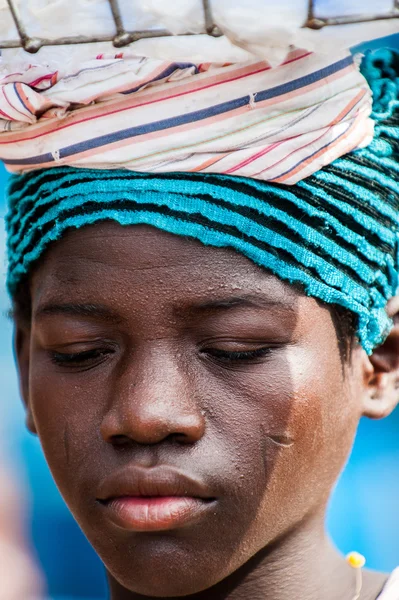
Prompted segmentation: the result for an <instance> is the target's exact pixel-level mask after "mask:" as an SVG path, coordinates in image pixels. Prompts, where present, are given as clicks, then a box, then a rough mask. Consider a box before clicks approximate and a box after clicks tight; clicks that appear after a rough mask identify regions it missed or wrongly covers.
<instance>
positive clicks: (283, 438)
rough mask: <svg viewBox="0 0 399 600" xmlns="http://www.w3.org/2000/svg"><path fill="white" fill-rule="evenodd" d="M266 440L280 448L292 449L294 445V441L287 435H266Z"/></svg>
mask: <svg viewBox="0 0 399 600" xmlns="http://www.w3.org/2000/svg"><path fill="white" fill-rule="evenodd" d="M265 435H266V438H267V439H268V440H270V441H271V442H273V444H276V446H280V447H281V448H291V446H293V445H294V440H293V439H292V438H290V437H289V436H287V435H268V434H265Z"/></svg>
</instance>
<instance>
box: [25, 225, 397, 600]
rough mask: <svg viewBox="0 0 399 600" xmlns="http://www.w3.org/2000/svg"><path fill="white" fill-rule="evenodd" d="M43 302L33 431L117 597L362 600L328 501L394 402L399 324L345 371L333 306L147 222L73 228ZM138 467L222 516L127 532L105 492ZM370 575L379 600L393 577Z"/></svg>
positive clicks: (369, 592) (38, 314) (59, 249)
mask: <svg viewBox="0 0 399 600" xmlns="http://www.w3.org/2000/svg"><path fill="white" fill-rule="evenodd" d="M30 289H31V297H32V317H31V321H30V322H26V321H25V320H24V319H23V318H22V317H18V318H17V322H16V331H17V335H16V344H17V357H18V364H19V372H20V381H21V390H22V395H23V398H24V401H25V404H26V407H27V420H28V426H29V428H30V430H31V431H33V432H35V433H37V434H38V436H39V438H40V440H41V443H42V445H43V449H44V452H45V455H46V458H47V460H48V463H49V466H50V469H51V471H52V473H53V476H54V478H55V481H56V483H57V485H58V487H59V489H60V491H61V493H62V495H63V497H64V499H65V501H66V503H67V505H68V506H69V508H70V510H71V511H72V513H73V515H74V516H75V518H76V520H77V521H78V523H79V524H80V526H81V527H82V529H83V531H84V533H85V534H86V535H87V537H88V539H89V541H90V542H91V543H92V545H93V546H94V548H95V550H96V551H97V553H98V554H99V555H100V557H101V559H102V560H103V561H104V563H105V565H106V568H107V570H108V574H109V582H110V589H111V597H112V600H139V599H141V598H159V597H168V598H178V597H184V596H188V595H192V598H193V600H203V599H206V600H213V599H215V600H216V599H229V600H247V599H248V598H251V600H258V599H259V600H260V599H262V600H292V599H293V598H300V599H301V600H320V598H321V597H322V598H323V599H324V600H338V599H339V600H352V598H353V596H354V590H355V583H354V571H353V570H352V569H351V568H350V567H349V566H348V565H347V564H346V563H345V560H344V558H342V557H341V556H340V554H339V553H338V552H337V551H336V550H335V548H334V547H333V546H332V544H331V542H330V541H329V539H328V537H327V535H326V533H325V530H324V517H325V511H326V504H327V502H328V499H329V496H330V493H331V489H332V487H333V486H334V483H335V481H336V479H337V477H338V475H339V473H340V471H341V469H342V468H343V465H344V464H345V461H346V459H347V457H348V455H349V453H350V449H351V446H352V443H353V439H354V436H355V433H356V428H357V425H358V422H359V419H360V417H361V416H362V415H367V416H369V417H371V418H381V417H383V416H385V415H388V414H389V413H390V412H391V411H392V410H393V408H394V407H395V405H396V403H397V396H398V393H397V385H398V377H399V365H398V354H399V348H398V332H397V329H396V328H394V330H393V332H392V334H391V335H390V337H389V339H388V340H387V342H386V343H385V344H384V345H383V346H381V347H380V348H379V349H377V350H376V352H375V353H374V355H373V356H372V357H367V355H366V353H365V352H364V351H363V350H362V349H361V348H360V346H358V345H356V344H355V347H354V348H353V350H352V351H351V353H350V357H349V358H348V359H346V360H345V361H343V359H342V356H341V354H340V351H339V345H338V342H337V332H336V328H335V326H334V323H333V320H332V316H331V312H330V310H329V308H328V307H327V306H325V305H321V304H319V303H318V302H316V300H314V299H312V298H309V297H307V296H305V295H304V294H302V293H300V292H299V291H297V290H296V289H295V288H293V287H291V286H289V285H287V284H284V283H282V282H281V281H280V280H278V279H277V278H276V277H274V276H272V275H270V274H268V273H267V272H266V271H265V270H263V269H261V268H259V267H257V266H256V265H254V264H253V263H252V262H250V261H249V260H247V259H246V258H245V257H243V256H240V255H239V254H237V253H235V252H234V251H232V250H230V249H215V248H209V247H204V246H202V245H201V244H200V243H198V242H196V241H194V240H187V239H182V238H179V237H176V236H172V235H170V234H167V233H164V232H161V231H157V230H155V229H152V228H150V227H147V226H137V227H127V228H122V227H121V226H119V225H117V224H114V223H102V224H96V225H94V226H91V227H87V228H84V229H82V230H79V231H71V232H69V233H68V234H67V235H66V236H65V237H64V238H63V239H62V240H61V241H59V242H57V243H56V244H54V245H53V246H52V247H51V249H50V250H49V251H48V252H47V254H46V255H45V258H44V259H43V260H42V262H41V264H40V266H39V268H37V270H36V271H35V273H34V274H33V276H32V278H31V285H30ZM390 310H391V312H395V310H396V307H395V306H394V305H392V306H391V308H390ZM129 465H130V466H131V465H133V466H135V467H137V466H139V467H140V468H141V469H143V470H147V471H148V470H151V469H153V468H157V467H158V466H159V465H162V466H167V467H171V468H173V469H178V470H179V472H183V473H185V474H186V475H188V476H190V477H192V478H195V479H196V481H200V482H201V484H202V485H204V486H205V487H206V490H207V491H208V495H209V496H211V497H212V500H211V501H210V502H211V509H207V510H206V511H205V512H204V513H203V514H201V515H200V516H199V518H198V519H197V520H194V522H192V523H189V524H187V525H186V526H184V527H181V528H176V529H174V528H171V529H169V530H166V531H162V532H155V533H154V532H151V533H146V532H136V531H135V532H132V531H126V530H124V529H122V528H120V527H117V526H115V525H114V524H113V523H111V522H110V521H109V519H108V518H107V517H106V514H105V512H104V506H103V505H102V504H101V502H100V501H99V491H98V490H99V488H101V482H102V481H103V480H104V478H106V477H107V476H108V475H109V474H110V473H113V472H116V471H117V470H120V469H123V468H126V467H127V466H129ZM364 579H365V581H364V588H363V593H362V596H361V598H362V600H375V599H376V598H377V597H378V595H379V593H380V591H381V589H382V587H383V585H384V583H385V581H386V576H385V575H381V574H375V573H371V572H367V571H366V572H365V578H364Z"/></svg>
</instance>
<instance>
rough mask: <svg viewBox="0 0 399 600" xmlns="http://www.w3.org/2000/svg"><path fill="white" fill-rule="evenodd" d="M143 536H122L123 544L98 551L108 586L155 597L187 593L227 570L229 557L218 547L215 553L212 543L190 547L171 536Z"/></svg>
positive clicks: (221, 576) (207, 584)
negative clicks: (124, 539)
mask: <svg viewBox="0 0 399 600" xmlns="http://www.w3.org/2000/svg"><path fill="white" fill-rule="evenodd" d="M140 537H141V536H140ZM143 538H144V536H142V539H140V540H135V541H136V542H137V543H134V542H132V541H131V542H130V543H129V542H128V541H127V540H126V544H125V545H123V547H121V546H120V547H119V548H114V549H113V550H112V551H111V550H109V552H103V553H100V558H102V560H103V562H104V563H105V566H106V568H107V571H108V575H109V578H110V584H111V589H114V588H116V589H117V588H118V587H120V588H122V589H125V590H128V591H130V592H132V593H135V594H141V595H143V596H153V597H155V598H170V597H181V596H190V595H192V594H196V593H199V592H202V591H204V590H206V589H209V588H211V587H213V586H215V585H216V584H217V583H219V582H220V581H221V580H223V579H225V578H226V577H227V576H228V575H229V574H230V573H229V572H227V571H226V567H227V565H228V564H229V563H230V560H229V557H228V556H227V555H226V553H225V552H223V550H221V549H220V553H218V551H217V549H216V548H215V547H212V546H213V544H212V543H210V544H209V545H208V548H202V549H201V548H198V547H197V548H195V549H193V548H192V547H191V548H188V545H189V544H187V543H184V541H183V540H181V539H178V540H176V539H173V537H172V536H160V535H151V536H148V535H147V537H146V539H143ZM111 552H112V556H111ZM107 555H108V556H107Z"/></svg>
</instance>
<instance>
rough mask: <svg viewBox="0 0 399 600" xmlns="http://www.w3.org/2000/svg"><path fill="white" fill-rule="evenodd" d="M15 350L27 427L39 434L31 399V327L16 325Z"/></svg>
mask: <svg viewBox="0 0 399 600" xmlns="http://www.w3.org/2000/svg"><path fill="white" fill-rule="evenodd" d="M14 349H15V357H16V361H17V370H18V379H19V390H20V393H21V397H22V401H23V403H24V405H25V409H26V426H27V428H28V429H29V431H30V432H32V433H37V432H36V426H35V422H34V419H33V415H32V411H31V406H30V398H29V369H30V326H28V325H27V324H25V323H21V322H18V321H16V323H15V330H14Z"/></svg>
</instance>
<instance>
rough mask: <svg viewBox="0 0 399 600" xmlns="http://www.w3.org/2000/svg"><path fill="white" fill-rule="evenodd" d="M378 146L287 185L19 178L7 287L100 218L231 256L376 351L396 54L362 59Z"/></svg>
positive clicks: (393, 215)
mask: <svg viewBox="0 0 399 600" xmlns="http://www.w3.org/2000/svg"><path fill="white" fill-rule="evenodd" d="M362 68H363V73H364V74H365V76H366V77H367V78H368V80H369V81H370V85H371V87H372V90H373V93H374V99H375V102H374V113H373V117H374V119H375V120H376V123H377V124H376V135H375V139H374V141H373V143H372V144H371V146H369V147H368V148H367V149H365V150H361V151H358V152H355V153H352V154H350V155H347V156H346V157H344V158H342V159H339V160H337V161H335V162H334V163H333V164H332V165H330V166H329V167H326V168H324V169H323V170H321V171H319V172H318V173H316V174H315V175H313V176H311V177H309V178H308V179H306V180H305V181H302V182H300V183H299V184H297V185H295V186H291V187H283V186H278V185H273V184H269V183H265V182H260V181H255V180H251V179H246V178H238V177H232V176H227V175H226V176H223V175H212V174H205V175H204V174H199V173H198V174H193V173H191V174H190V173H168V174H142V173H141V174H140V173H133V172H129V171H126V170H93V169H74V168H70V167H59V168H53V169H49V170H43V171H36V172H33V173H28V174H25V175H22V176H21V175H18V176H13V177H12V178H11V183H10V186H9V213H8V217H7V231H8V255H9V271H8V288H9V291H10V293H11V295H15V294H16V293H17V290H18V286H19V284H20V282H21V281H23V280H24V278H25V277H26V276H27V275H28V274H29V272H30V270H31V268H32V267H33V265H34V264H35V263H36V262H37V261H38V259H39V258H40V257H41V256H42V254H43V253H44V252H45V251H46V249H47V248H48V247H49V245H50V244H51V243H53V242H55V241H56V240H58V239H59V238H60V237H61V236H62V235H63V234H64V232H65V231H67V230H68V229H71V228H75V229H78V228H80V227H84V226H88V225H91V224H94V223H96V222H99V221H104V220H113V221H116V222H118V223H120V224H121V225H124V226H128V225H136V224H147V225H151V226H153V227H157V228H159V229H161V230H163V231H167V232H170V233H173V234H176V235H180V236H186V237H190V238H194V239H197V240H199V241H200V242H202V243H203V244H205V245H210V246H214V247H230V248H234V249H235V250H236V251H238V252H240V253H242V254H244V255H245V256H246V257H248V258H249V259H251V260H252V261H254V262H255V263H256V264H258V265H260V266H262V267H264V268H266V269H267V270H269V271H271V272H272V273H274V274H275V275H277V276H278V277H279V278H281V279H282V280H284V281H288V282H290V283H298V284H300V285H301V286H302V287H303V289H304V291H305V292H306V293H307V294H308V295H310V296H313V297H315V298H318V299H319V300H321V301H323V302H326V303H333V304H338V305H341V306H343V307H345V308H346V309H348V310H350V311H352V312H353V313H354V314H355V315H356V316H357V333H358V337H359V340H360V342H361V343H362V345H363V347H364V349H365V350H366V351H367V352H368V353H371V352H372V350H373V348H374V347H375V346H377V345H378V344H380V343H382V341H383V340H384V339H385V337H386V335H387V334H388V332H389V330H390V328H391V326H392V323H391V321H390V320H389V319H388V317H387V315H386V312H385V307H386V303H387V301H388V300H389V298H391V297H392V296H393V295H395V294H396V292H397V289H398V281H399V279H398V276H399V250H398V248H399V212H398V209H399V184H398V183H397V175H398V157H399V116H398V111H397V110H396V109H397V108H398V105H399V100H398V99H399V85H398V82H399V55H398V54H397V53H396V52H394V51H387V50H383V51H379V52H377V53H373V54H369V55H367V56H366V58H365V60H364V63H363V67H362Z"/></svg>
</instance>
